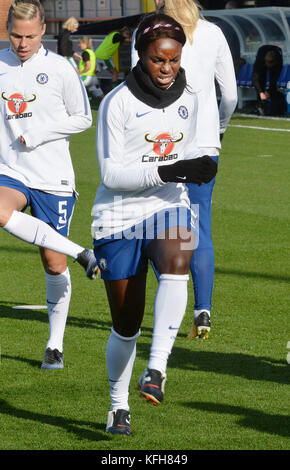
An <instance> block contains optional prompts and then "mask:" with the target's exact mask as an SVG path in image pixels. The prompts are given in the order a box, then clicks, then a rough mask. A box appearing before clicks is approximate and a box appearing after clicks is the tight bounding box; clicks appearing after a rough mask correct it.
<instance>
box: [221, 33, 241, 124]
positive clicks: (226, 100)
mask: <svg viewBox="0 0 290 470" xmlns="http://www.w3.org/2000/svg"><path fill="white" fill-rule="evenodd" d="M221 34H222V33H221ZM222 37H223V40H222V44H221V47H220V49H219V56H218V58H217V62H216V69H215V78H216V80H217V82H218V84H219V87H220V91H221V101H220V106H219V119H220V132H221V133H223V132H224V131H225V130H226V127H227V124H228V123H229V121H230V119H231V116H232V114H233V112H234V110H235V107H236V105H237V99H238V96H237V83H236V76H235V70H234V65H233V59H232V55H231V52H230V49H229V46H228V44H227V41H226V39H225V38H224V36H223V34H222Z"/></svg>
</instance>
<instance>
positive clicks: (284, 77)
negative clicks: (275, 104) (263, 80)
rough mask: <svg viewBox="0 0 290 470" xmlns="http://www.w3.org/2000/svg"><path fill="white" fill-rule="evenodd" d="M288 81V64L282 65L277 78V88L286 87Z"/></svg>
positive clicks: (289, 76)
mask: <svg viewBox="0 0 290 470" xmlns="http://www.w3.org/2000/svg"><path fill="white" fill-rule="evenodd" d="M289 81H290V64H287V65H283V68H282V71H281V74H280V77H279V79H278V88H286V86H287V83H288V82H289Z"/></svg>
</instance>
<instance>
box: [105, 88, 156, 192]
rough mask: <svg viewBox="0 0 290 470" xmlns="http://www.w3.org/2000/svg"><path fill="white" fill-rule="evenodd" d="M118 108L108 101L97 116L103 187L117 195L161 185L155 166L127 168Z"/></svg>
mask: <svg viewBox="0 0 290 470" xmlns="http://www.w3.org/2000/svg"><path fill="white" fill-rule="evenodd" d="M120 105H121V103H119V102H117V105H115V102H111V101H110V97H109V98H107V99H105V100H103V102H102V103H101V106H100V108H99V112H98V120H97V155H98V163H99V170H100V176H101V180H102V182H103V184H104V185H105V187H106V188H108V189H111V190H117V191H135V190H140V189H142V188H149V187H152V186H159V185H162V184H164V183H163V181H162V180H161V179H160V177H159V174H158V170H157V167H156V166H153V167H149V168H145V167H144V168H142V167H140V166H134V167H132V166H131V167H129V166H127V165H126V158H125V157H126V148H125V144H124V133H125V121H124V115H125V112H124V110H122V109H121V106H120ZM140 151H141V150H140Z"/></svg>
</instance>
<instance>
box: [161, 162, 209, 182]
mask: <svg viewBox="0 0 290 470" xmlns="http://www.w3.org/2000/svg"><path fill="white" fill-rule="evenodd" d="M158 173H159V176H160V178H161V179H162V181H164V182H165V183H195V184H198V185H201V183H209V182H210V181H211V180H212V179H213V178H214V177H215V175H216V173H217V164H216V162H215V161H214V160H213V159H212V158H210V157H209V156H208V155H204V156H203V157H200V158H194V159H192V160H181V161H179V162H176V163H174V164H173V165H163V166H159V167H158Z"/></svg>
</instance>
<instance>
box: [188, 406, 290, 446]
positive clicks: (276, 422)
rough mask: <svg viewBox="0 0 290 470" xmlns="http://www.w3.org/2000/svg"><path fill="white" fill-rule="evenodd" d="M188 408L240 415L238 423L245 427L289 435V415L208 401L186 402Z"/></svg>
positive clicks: (284, 435) (283, 435) (279, 434)
mask: <svg viewBox="0 0 290 470" xmlns="http://www.w3.org/2000/svg"><path fill="white" fill-rule="evenodd" d="M183 405H184V406H187V407H188V408H194V409H197V410H201V411H208V412H210V413H218V414H219V415H220V414H229V415H236V416H240V419H239V421H238V424H239V425H240V426H242V427H245V428H251V429H255V430H257V431H259V432H265V433H268V434H276V435H278V436H281V437H287V438H289V437H290V417H289V416H283V415H277V414H269V413H264V412H262V411H259V410H254V409H251V408H244V407H242V406H233V405H226V404H219V403H210V402H186V403H183Z"/></svg>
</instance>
